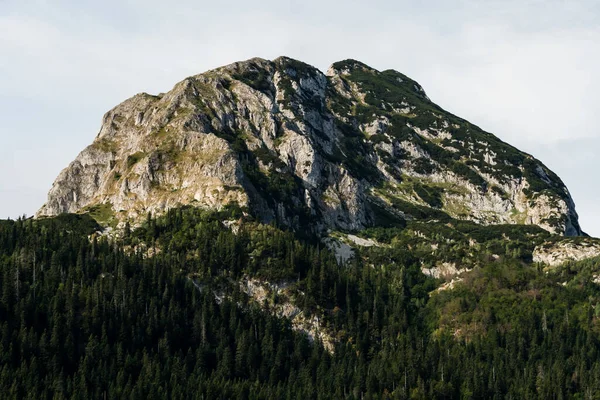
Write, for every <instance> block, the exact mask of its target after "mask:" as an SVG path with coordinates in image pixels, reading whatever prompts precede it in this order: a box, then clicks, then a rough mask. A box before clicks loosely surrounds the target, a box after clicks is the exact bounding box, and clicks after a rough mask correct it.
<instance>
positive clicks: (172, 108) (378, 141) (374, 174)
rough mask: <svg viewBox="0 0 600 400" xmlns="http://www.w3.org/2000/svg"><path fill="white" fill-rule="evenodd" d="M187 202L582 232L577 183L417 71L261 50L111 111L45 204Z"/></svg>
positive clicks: (151, 206) (106, 210) (141, 206)
mask: <svg viewBox="0 0 600 400" xmlns="http://www.w3.org/2000/svg"><path fill="white" fill-rule="evenodd" d="M180 205H193V206H198V207H206V208H211V209H221V208H223V207H226V206H236V207H242V208H244V209H246V210H247V212H250V213H252V214H253V215H255V216H256V217H258V218H259V219H260V220H262V221H265V222H269V221H277V222H278V223H280V224H282V225H285V226H288V227H291V228H293V229H310V230H314V231H317V232H322V231H324V230H326V229H341V230H357V229H362V228H364V227H368V226H373V225H382V224H384V225H390V224H395V223H401V221H402V220H405V219H427V218H432V219H443V218H458V219H470V220H474V221H476V222H478V223H482V224H498V223H520V224H536V225H539V226H541V227H543V228H544V229H547V230H549V231H551V232H555V233H559V234H565V235H579V234H581V230H580V228H579V225H578V221H577V214H576V212H575V207H574V204H573V201H572V199H571V197H570V195H569V192H568V191H567V189H566V188H565V186H564V185H563V183H562V182H561V180H560V179H559V178H558V177H557V176H556V175H555V174H553V173H552V172H551V171H550V170H548V169H547V168H546V167H545V166H544V165H543V164H542V163H541V162H539V161H537V160H536V159H534V158H533V157H532V156H530V155H528V154H525V153H522V152H520V151H518V150H517V149H515V148H513V147H511V146H509V145H507V144H505V143H503V142H502V141H500V140H499V139H497V138H496V137H495V136H493V135H491V134H489V133H486V132H484V131H482V130H481V129H479V128H478V127H476V126H474V125H472V124H470V123H469V122H467V121H465V120H462V119H460V118H457V117H455V116H454V115H452V114H450V113H447V112H445V111H444V110H443V109H441V108H440V107H438V106H436V105H435V104H433V103H432V102H431V101H430V99H429V98H428V97H427V96H426V94H425V91H424V90H423V88H422V87H421V86H420V85H419V84H417V83H416V82H414V81H412V80H411V79H410V78H408V77H406V76H404V75H402V74H400V73H398V72H396V71H392V70H388V71H383V72H379V71H376V70H374V69H372V68H370V67H368V66H366V65H364V64H362V63H359V62H357V61H353V60H346V61H342V62H338V63H335V64H333V65H332V67H331V68H330V69H329V70H328V73H327V75H325V74H323V73H322V72H320V71H319V70H317V69H315V68H313V67H311V66H309V65H307V64H304V63H301V62H299V61H295V60H292V59H289V58H286V57H280V58H278V59H276V60H273V61H268V60H263V59H258V58H255V59H251V60H248V61H244V62H238V63H234V64H231V65H228V66H225V67H222V68H218V69H215V70H212V71H208V72H205V73H203V74H200V75H196V76H192V77H189V78H186V79H184V80H183V81H182V82H180V83H178V84H177V85H175V87H174V88H173V89H172V90H171V91H169V92H168V93H166V94H162V95H158V96H151V95H148V94H138V95H136V96H134V97H132V98H131V99H129V100H126V101H125V102H123V103H122V104H120V105H118V106H117V107H115V108H114V109H112V110H110V111H109V112H108V113H107V114H106V115H105V116H104V119H103V121H102V127H101V129H100V132H99V133H98V135H97V137H96V139H95V140H94V142H93V143H92V144H91V145H90V146H89V147H87V148H86V149H85V150H83V151H82V152H81V153H80V154H79V155H78V156H77V158H76V159H75V160H74V161H73V162H72V163H71V164H70V165H69V166H68V167H67V168H66V169H65V170H63V171H62V172H61V173H60V175H59V176H58V178H57V179H56V181H55V182H54V185H53V186H52V188H51V190H50V192H49V194H48V201H47V202H46V204H45V205H44V206H43V207H42V208H41V209H40V210H39V211H38V213H37V215H38V216H52V215H57V214H60V213H65V212H85V211H90V210H97V209H98V208H99V207H101V208H102V210H103V213H97V214H102V215H103V216H104V218H112V219H113V220H117V221H120V223H124V221H126V220H129V221H132V222H134V223H135V222H139V221H141V220H142V219H143V218H144V217H145V216H146V215H147V214H148V213H149V212H151V213H162V212H164V211H165V210H167V209H169V208H172V207H176V206H180ZM101 222H102V221H101Z"/></svg>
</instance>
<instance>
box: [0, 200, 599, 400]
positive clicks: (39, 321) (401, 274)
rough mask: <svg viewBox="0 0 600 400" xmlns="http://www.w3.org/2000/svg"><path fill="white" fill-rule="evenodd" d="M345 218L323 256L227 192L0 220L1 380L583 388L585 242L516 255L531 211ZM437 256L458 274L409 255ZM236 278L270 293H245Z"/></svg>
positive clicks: (492, 391) (590, 315)
mask: <svg viewBox="0 0 600 400" xmlns="http://www.w3.org/2000/svg"><path fill="white" fill-rule="evenodd" d="M360 235H361V236H362V237H363V240H371V241H373V242H376V243H377V246H371V247H356V248H355V249H354V252H355V253H354V256H353V257H352V258H351V259H350V261H349V262H347V263H345V264H340V263H338V262H337V261H336V258H335V255H334V254H333V253H332V252H330V250H328V248H327V247H326V246H325V245H324V244H323V243H322V242H321V241H319V240H317V239H316V238H312V237H305V238H299V237H298V236H297V235H296V234H294V233H291V232H287V231H284V230H281V229H279V228H277V227H275V226H272V225H264V224H261V223H259V222H257V221H255V220H253V219H252V218H250V217H247V216H244V215H243V214H242V213H241V212H240V211H238V210H236V209H235V208H230V209H227V210H226V211H222V212H218V213H217V212H207V211H202V210H199V209H195V208H178V209H173V210H171V211H169V212H168V213H167V214H166V215H164V216H162V217H159V218H157V219H155V218H153V217H151V216H149V217H148V218H147V220H146V222H145V223H143V224H142V225H141V227H139V228H137V229H131V228H129V226H127V227H125V229H124V230H123V231H122V233H121V234H119V235H112V236H106V235H103V234H101V233H99V227H98V225H97V224H96V222H95V221H94V220H93V219H92V218H91V217H90V216H88V215H74V214H65V215H62V216H59V217H54V218H48V219H39V220H33V219H26V220H25V219H20V220H17V221H1V222H0V276H1V280H2V281H1V285H2V293H1V301H0V391H1V393H2V396H1V397H2V398H3V399H21V398H27V399H66V398H73V399H95V398H97V399H102V398H107V399H108V398H115V399H116V398H121V399H125V398H127V399H166V398H168V399H336V398H338V399H341V398H355V399H388V398H390V399H409V398H410V399H438V398H439V399H501V398H512V399H593V398H599V397H600V358H599V350H600V347H599V346H600V341H599V339H600V319H599V314H600V308H598V307H597V306H598V303H599V301H600V286H598V284H597V283H594V280H595V276H596V274H597V273H598V271H600V260H598V259H590V260H586V261H581V262H578V263H576V262H572V263H567V264H565V265H562V266H560V267H556V268H553V269H548V268H545V266H544V265H541V264H535V263H533V262H532V252H533V250H534V247H535V246H537V245H538V244H539V243H542V242H545V241H548V240H555V239H553V236H551V235H550V234H548V233H547V232H545V231H543V230H542V229H539V228H537V227H534V226H529V227H525V226H506V225H499V226H491V227H482V226H478V225H475V224H473V223H468V222H464V221H463V222H460V221H453V220H452V221H449V222H448V221H444V222H435V221H433V222H409V223H407V224H406V226H395V227H389V228H371V229H369V230H367V231H363V232H362V233H360ZM444 257H445V259H447V260H449V261H452V260H453V261H455V262H457V263H458V264H460V265H461V266H464V267H465V269H466V270H465V272H464V273H462V274H461V275H460V279H454V280H453V281H451V280H450V278H448V279H444V278H442V277H436V278H434V276H435V275H432V274H430V276H427V275H425V274H424V273H423V272H422V271H424V270H426V269H427V268H429V267H433V266H434V265H435V263H436V262H438V261H439V260H444ZM249 279H252V280H254V281H257V282H264V283H265V284H267V283H269V284H271V285H272V286H271V287H276V284H277V285H280V286H282V287H283V286H285V288H286V289H285V297H283V294H282V293H284V292H283V291H278V290H275V289H274V290H273V291H271V292H268V294H267V295H266V297H265V298H264V299H263V300H262V302H259V301H256V300H254V299H253V298H252V296H251V294H250V293H249V292H248V291H247V290H245V289H244V286H243V285H241V284H240V282H245V281H248V280H249ZM449 282H452V285H450V286H448V283H449ZM444 288H445V290H441V289H444ZM282 304H283V305H286V306H287V305H293V306H294V307H297V308H298V309H300V310H301V313H302V315H303V316H304V317H305V318H306V319H307V320H308V319H309V318H313V319H314V320H315V321H317V320H318V326H317V329H318V330H319V331H320V332H321V333H323V335H324V336H326V337H327V338H329V342H330V343H331V346H325V345H324V341H323V340H321V339H320V338H319V336H318V335H314V334H312V335H311V333H310V332H307V331H305V330H304V331H303V330H302V329H300V328H298V327H297V326H295V325H294V324H293V323H292V322H291V320H290V319H289V318H287V317H284V316H281V315H278V314H277V313H276V312H275V310H277V307H278V305H282ZM313 333H314V332H313Z"/></svg>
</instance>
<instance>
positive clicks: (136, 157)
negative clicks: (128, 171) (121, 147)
mask: <svg viewBox="0 0 600 400" xmlns="http://www.w3.org/2000/svg"><path fill="white" fill-rule="evenodd" d="M145 155H146V154H145V153H144V152H142V151H138V152H137V153H133V154H130V155H129V156H127V168H131V167H133V166H134V165H135V164H137V163H138V162H139V161H140V160H141V159H142V158H144V156H145Z"/></svg>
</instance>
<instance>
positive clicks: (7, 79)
mask: <svg viewBox="0 0 600 400" xmlns="http://www.w3.org/2000/svg"><path fill="white" fill-rule="evenodd" d="M168 3H169V2H165V1H155V0H148V1H138V0H121V1H113V0H107V1H102V2H99V1H73V0H71V1H66V0H63V1H60V0H54V1H42V0H28V1H27V2H25V1H22V0H19V1H13V0H0V122H1V123H0V143H1V145H0V218H4V217H9V216H10V217H16V216H18V215H21V214H27V215H31V214H33V213H34V212H35V211H36V209H37V208H39V206H41V205H42V203H43V202H44V201H45V198H46V193H47V191H48V189H49V188H50V185H51V184H52V181H53V180H54V178H55V177H56V176H57V175H58V173H59V172H60V170H61V169H62V168H64V167H65V166H67V164H68V163H69V162H70V161H71V160H72V159H73V158H74V157H75V156H76V155H77V153H78V152H79V151H80V150H82V149H83V148H84V147H85V146H86V145H88V144H89V143H91V141H92V140H93V138H94V136H95V135H96V133H97V131H98V129H99V127H100V120H101V118H102V115H103V114H104V112H106V111H107V110H109V109H110V108H112V107H113V106H115V105H116V104H118V103H119V102H121V101H123V100H124V99H126V98H128V97H130V96H132V95H134V94H135V93H138V92H141V91H145V92H149V93H158V92H164V91H167V90H169V89H170V88H171V87H172V86H173V85H174V84H175V83H176V82H178V81H180V80H181V79H183V78H184V77H186V76H189V75H192V74H196V73H200V72H203V71H205V70H207V69H210V68H213V67H217V66H220V65H224V64H228V63H231V62H233V61H237V60H242V59H247V58H250V57H254V56H260V57H264V58H275V57H277V56H280V55H287V56H290V57H294V58H298V59H300V60H303V61H305V62H308V63H310V64H313V65H316V66H317V67H319V68H321V69H322V70H325V69H326V68H327V66H328V65H329V64H331V63H332V62H334V61H338V60H341V59H345V58H355V59H359V60H361V61H363V62H365V63H367V64H369V65H371V66H373V67H375V68H378V69H388V68H393V69H396V70H399V71H401V72H403V73H405V74H407V75H409V76H411V77H412V78H414V79H416V80H417V81H419V82H420V83H421V84H422V85H423V86H424V88H425V90H426V91H427V93H428V95H429V97H431V99H432V100H433V101H435V102H436V103H438V104H439V105H441V106H442V107H444V108H446V109H447V110H449V111H451V112H453V113H455V114H457V115H460V116H461V117H464V118H467V119H469V120H470V121H471V122H473V123H475V124H477V125H479V126H481V127H482V128H484V129H486V130H488V131H490V132H493V133H495V134H496V135H497V136H499V137H500V138H501V139H503V140H505V141H507V142H509V143H511V144H513V145H515V146H517V147H519V148H521V149H522V150H524V151H527V152H529V153H531V154H533V155H534V156H536V157H538V158H540V159H541V160H542V161H543V162H544V163H545V164H546V165H548V166H549V167H550V168H551V169H553V170H554V171H555V172H557V173H558V174H559V175H560V176H561V178H562V179H563V180H564V181H565V183H566V184H567V186H568V187H569V189H570V190H571V193H572V195H573V197H574V199H575V203H576V205H577V211H578V213H579V216H580V221H581V225H582V227H583V228H584V230H586V231H587V232H588V233H590V234H593V235H594V236H600V211H598V207H597V203H598V200H599V198H600V187H599V185H598V183H599V182H600V180H599V178H598V176H597V175H596V174H597V172H599V171H600V157H598V156H597V153H598V151H599V150H600V129H599V128H598V123H597V114H598V109H599V108H600V78H599V77H598V71H600V3H599V2H597V1H577V0H568V1H566V0H563V1H558V0H544V1H541V0H529V1H526V0H522V1H516V0H504V1H495V0H490V1H485V0H478V1H475V0H459V1H441V0H440V1H423V2H420V4H417V2H414V1H410V2H409V1H369V2H366V1H363V2H358V1H335V2H333V1H326V0H321V1H302V2H285V1H262V2H260V3H256V2H247V1H228V2H209V3H206V4H204V3H203V2H200V1H197V0H196V1H187V0H185V1H179V2H178V3H177V5H172V4H168Z"/></svg>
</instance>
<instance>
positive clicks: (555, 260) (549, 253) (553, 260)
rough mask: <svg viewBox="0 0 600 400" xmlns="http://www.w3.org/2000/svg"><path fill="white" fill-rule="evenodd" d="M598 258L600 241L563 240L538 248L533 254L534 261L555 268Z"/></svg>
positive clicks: (585, 239)
mask: <svg viewBox="0 0 600 400" xmlns="http://www.w3.org/2000/svg"><path fill="white" fill-rule="evenodd" d="M597 256H600V240H598V239H593V238H577V239H576V240H573V239H563V240H560V241H556V242H549V243H544V244H542V245H540V246H537V247H536V248H535V250H534V252H533V261H534V262H538V263H543V264H546V265H548V266H550V267H555V266H557V265H560V264H563V263H565V262H567V261H581V260H584V259H586V258H592V257H597Z"/></svg>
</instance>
